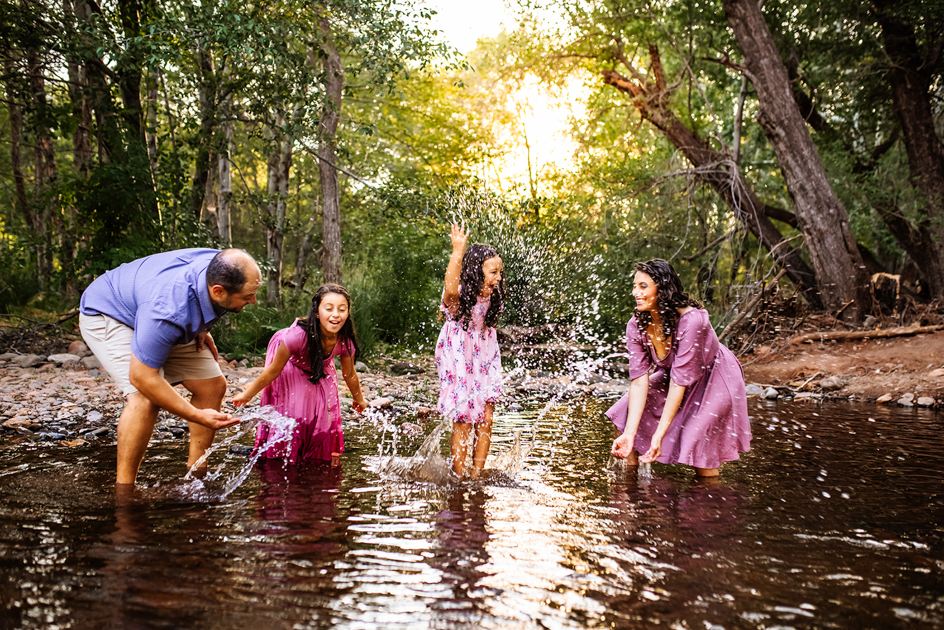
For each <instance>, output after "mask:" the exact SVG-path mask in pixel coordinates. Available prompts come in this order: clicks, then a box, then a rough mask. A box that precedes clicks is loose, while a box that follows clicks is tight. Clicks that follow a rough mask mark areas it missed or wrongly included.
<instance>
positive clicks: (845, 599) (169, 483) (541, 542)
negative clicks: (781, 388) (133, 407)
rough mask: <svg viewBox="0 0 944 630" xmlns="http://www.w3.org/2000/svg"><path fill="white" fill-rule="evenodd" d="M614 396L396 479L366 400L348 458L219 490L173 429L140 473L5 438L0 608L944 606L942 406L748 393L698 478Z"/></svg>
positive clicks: (512, 417) (258, 623)
mask: <svg viewBox="0 0 944 630" xmlns="http://www.w3.org/2000/svg"><path fill="white" fill-rule="evenodd" d="M606 406H607V403H606V402H605V401H597V400H593V399H589V398H578V399H572V400H567V401H557V402H556V403H555V404H554V405H553V406H551V407H550V408H547V406H546V405H536V404H535V405H534V406H533V408H528V407H526V408H524V409H521V410H519V411H509V410H499V411H500V413H499V415H498V420H497V422H496V423H495V432H494V443H495V446H494V447H493V451H492V452H493V454H496V455H497V454H499V453H503V452H509V451H511V450H513V445H514V443H515V436H516V435H521V434H524V435H526V436H527V435H528V432H529V431H530V430H531V428H532V427H533V426H534V422H535V419H536V418H538V416H539V415H540V414H542V413H543V414H544V416H543V418H542V421H541V423H540V425H539V427H538V429H537V439H536V440H535V442H534V443H533V448H531V449H530V451H529V452H527V453H526V454H524V455H523V456H522V461H521V466H520V470H519V471H518V472H517V474H515V475H514V476H513V478H511V479H509V478H508V477H505V478H503V479H502V478H500V479H493V480H485V481H483V482H476V483H473V482H463V483H450V484H445V485H437V484H435V483H429V482H423V481H410V480H407V479H403V478H399V479H395V480H394V482H391V480H390V479H386V480H385V479H384V478H383V476H382V475H381V473H380V472H379V469H378V468H377V467H376V465H374V464H376V460H377V458H378V455H377V454H378V452H380V444H381V433H382V432H381V431H379V430H378V427H377V425H376V423H374V422H370V421H367V420H358V421H354V422H349V423H347V424H346V426H345V440H346V442H347V451H346V452H345V455H344V457H343V461H342V466H341V467H335V468H331V467H330V466H328V465H324V464H316V465H299V466H294V465H289V466H286V465H283V464H282V463H281V462H279V461H267V460H261V461H259V462H257V463H255V464H254V465H253V466H252V467H251V469H250V470H249V471H248V475H247V476H246V479H245V481H244V482H243V483H242V484H241V485H238V487H235V488H234V489H233V490H232V492H230V493H228V494H222V493H216V494H213V493H209V494H207V495H199V494H198V495H194V494H192V493H190V494H188V492H187V489H188V487H189V486H188V485H187V484H189V483H192V482H191V481H187V480H184V479H182V476H183V472H184V471H183V461H184V459H185V450H184V446H183V445H182V444H178V443H173V444H172V443H160V442H158V443H154V444H153V445H152V447H151V450H150V451H149V456H148V459H147V461H146V463H145V468H144V469H143V471H142V483H141V484H140V485H139V488H138V489H137V490H135V491H134V492H132V493H130V494H127V495H119V494H116V492H115V490H114V486H113V485H112V480H113V471H114V463H115V461H114V460H115V456H114V447H113V446H103V447H90V448H86V449H82V450H78V449H70V450H66V449H45V450H22V449H20V448H16V449H14V448H9V449H4V450H2V451H0V601H2V610H0V627H3V628H52V627H63V628H65V627H74V628H180V627H188V628H189V627H194V628H195V627H200V628H232V627H240V626H243V627H245V626H248V627H266V628H319V627H327V626H331V627H340V628H365V627H384V628H388V627H393V628H396V627H404V628H407V627H409V628H534V627H549V628H585V627H601V628H602V627H630V628H634V627H638V628H643V627H651V626H656V625H659V626H662V627H678V628H702V627H706V628H772V627H782V628H808V627H816V628H849V627H863V628H896V627H901V628H904V627H908V628H935V627H941V626H942V625H944V561H942V560H941V558H944V529H942V525H941V523H944V493H942V490H941V488H942V485H941V479H942V477H944V446H942V442H941V439H940V435H941V431H942V429H944V418H942V416H941V415H940V414H938V413H934V412H931V411H926V410H904V409H897V408H892V409H885V408H880V407H873V406H864V405H854V404H823V405H815V404H809V403H800V402H795V403H790V402H780V403H768V402H762V401H752V403H751V414H752V416H753V431H754V441H753V443H752V451H751V452H750V453H748V454H747V455H746V456H744V457H743V458H742V459H741V460H740V461H738V462H734V463H731V464H727V465H726V466H725V467H723V469H722V476H721V478H720V480H715V481H707V482H706V481H698V480H696V479H695V478H694V477H693V476H692V474H691V472H690V470H688V469H686V468H685V467H680V466H664V465H659V464H656V465H654V466H653V467H652V470H651V473H650V474H649V475H644V474H640V472H639V471H637V470H634V469H631V470H618V469H617V470H613V469H610V468H608V462H609V455H608V453H609V444H610V442H611V440H612V432H611V430H610V428H609V426H608V424H607V422H606V421H605V419H604V418H602V416H601V411H602V410H603V409H605V407H606ZM431 430H432V427H427V429H426V431H427V433H426V435H423V436H418V437H416V438H415V439H413V441H410V440H406V439H405V441H404V442H402V443H401V444H400V445H399V449H400V452H401V453H414V452H415V451H416V449H418V448H419V447H420V446H421V444H422V443H423V440H424V438H426V437H428V435H429V432H430V431H431ZM443 442H447V440H443ZM240 443H242V444H243V446H246V445H247V444H248V443H249V436H248V435H247V436H244V437H243V438H240ZM439 448H441V449H445V448H447V444H442V445H440V446H439ZM235 450H238V449H235ZM217 455H219V453H218V454H217ZM241 458H242V459H241V460H240V461H242V462H243V463H246V462H247V461H248V459H247V458H246V456H245V455H243V456H241ZM218 461H221V459H220V458H219V457H215V458H214V459H213V460H212V461H211V469H214V466H216V465H217V464H218ZM372 462H373V463H372ZM227 465H229V464H227ZM490 465H491V464H490Z"/></svg>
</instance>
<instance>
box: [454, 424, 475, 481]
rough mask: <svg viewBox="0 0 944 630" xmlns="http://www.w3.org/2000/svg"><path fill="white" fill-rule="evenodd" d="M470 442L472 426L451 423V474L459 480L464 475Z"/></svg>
mask: <svg viewBox="0 0 944 630" xmlns="http://www.w3.org/2000/svg"><path fill="white" fill-rule="evenodd" d="M471 442H472V425H471V424H469V423H468V422H453V423H452V472H454V473H456V476H458V477H459V479H462V477H463V475H465V460H466V457H467V456H468V455H469V446H470V443H471Z"/></svg>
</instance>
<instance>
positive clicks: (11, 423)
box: [3, 416, 33, 429]
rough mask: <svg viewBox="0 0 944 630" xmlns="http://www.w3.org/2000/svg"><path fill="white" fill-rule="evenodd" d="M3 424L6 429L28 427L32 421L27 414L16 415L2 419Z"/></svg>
mask: <svg viewBox="0 0 944 630" xmlns="http://www.w3.org/2000/svg"><path fill="white" fill-rule="evenodd" d="M3 426H5V427H6V428H8V429H20V428H23V429H28V428H30V427H31V426H33V421H32V420H30V419H29V417H27V416H17V417H16V418H10V419H9V420H6V421H4V423H3Z"/></svg>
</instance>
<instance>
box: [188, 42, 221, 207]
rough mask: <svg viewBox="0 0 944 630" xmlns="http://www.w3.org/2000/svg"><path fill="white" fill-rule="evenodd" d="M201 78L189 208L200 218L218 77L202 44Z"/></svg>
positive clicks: (198, 56)
mask: <svg viewBox="0 0 944 630" xmlns="http://www.w3.org/2000/svg"><path fill="white" fill-rule="evenodd" d="M194 57H195V61H196V64H197V72H198V74H199V76H200V82H199V85H198V86H197V97H198V101H199V104H200V135H199V136H198V138H197V159H196V164H195V166H194V170H193V182H192V186H191V189H190V195H191V197H190V212H191V213H192V214H193V216H194V217H196V219H197V220H198V221H199V220H200V219H201V216H200V215H201V212H202V210H203V201H204V198H205V195H206V186H207V179H208V178H209V175H210V151H211V146H212V144H213V134H214V131H215V129H216V77H215V74H214V69H213V57H212V56H211V54H210V52H209V51H207V50H205V49H204V48H203V47H202V46H198V47H197V50H196V52H195V53H194Z"/></svg>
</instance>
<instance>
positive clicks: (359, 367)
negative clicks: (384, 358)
mask: <svg viewBox="0 0 944 630" xmlns="http://www.w3.org/2000/svg"><path fill="white" fill-rule="evenodd" d="M354 371H355V372H360V373H361V374H370V368H369V367H367V364H366V363H364V362H363V361H358V362H357V363H355V364H354Z"/></svg>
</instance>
